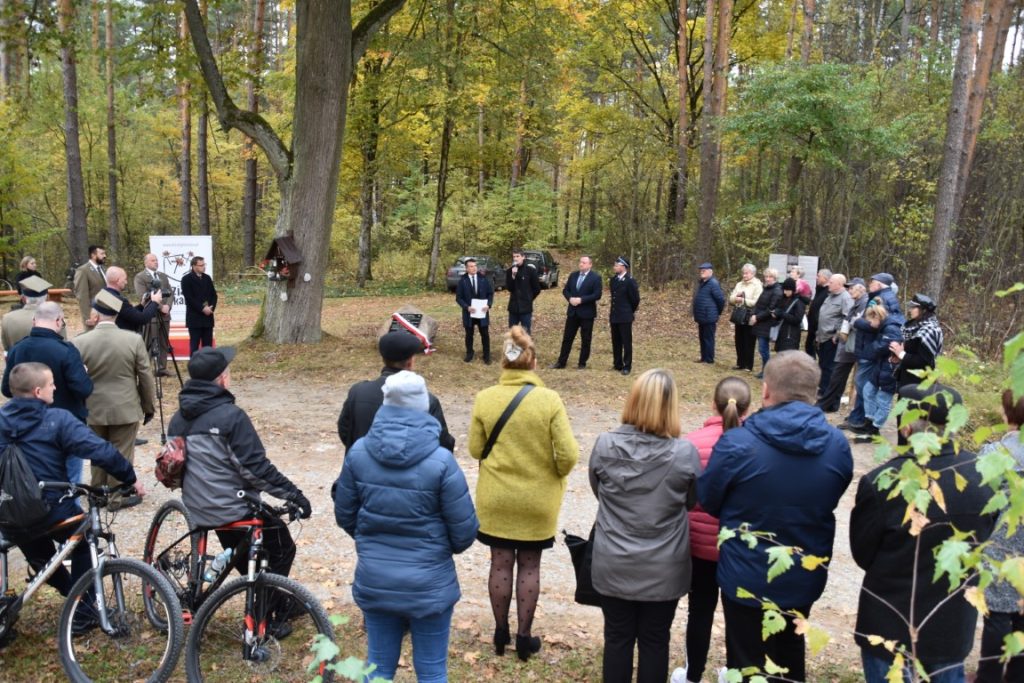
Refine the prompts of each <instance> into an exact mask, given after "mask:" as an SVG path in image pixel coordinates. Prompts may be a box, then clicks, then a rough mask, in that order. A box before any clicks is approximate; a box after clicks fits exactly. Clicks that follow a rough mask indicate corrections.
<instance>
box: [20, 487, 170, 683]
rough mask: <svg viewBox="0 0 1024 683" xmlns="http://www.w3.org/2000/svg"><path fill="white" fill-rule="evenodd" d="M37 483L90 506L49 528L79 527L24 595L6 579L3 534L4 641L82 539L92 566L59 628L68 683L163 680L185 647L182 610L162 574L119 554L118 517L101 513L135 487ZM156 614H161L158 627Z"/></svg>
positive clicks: (76, 587) (69, 598)
mask: <svg viewBox="0 0 1024 683" xmlns="http://www.w3.org/2000/svg"><path fill="white" fill-rule="evenodd" d="M39 486H40V488H42V489H50V490H60V491H64V492H65V493H64V497H63V498H62V500H63V499H65V498H71V497H77V496H85V498H86V500H87V501H88V505H87V508H88V509H87V511H86V512H83V513H81V514H78V515H75V516H74V517H71V518H69V519H66V520H64V521H63V522H60V523H59V524H56V525H54V526H53V527H51V528H50V529H48V530H47V533H52V532H53V531H55V530H57V529H60V528H62V527H65V528H74V531H72V533H71V535H70V536H69V537H68V540H67V541H65V542H64V543H62V544H60V547H59V548H58V549H57V551H56V553H55V554H54V555H53V557H51V558H50V560H49V561H48V562H47V563H46V565H45V566H44V567H43V568H42V569H41V570H39V572H38V573H36V575H35V576H31V577H30V579H29V583H28V587H26V588H25V590H24V591H23V592H22V593H21V594H20V595H19V594H17V593H16V592H15V591H14V590H13V589H12V588H11V584H10V581H9V579H8V563H7V554H8V552H9V551H10V549H11V548H13V547H14V546H15V541H14V540H13V539H11V538H10V537H4V536H0V641H3V640H10V639H13V637H14V635H15V632H14V624H15V623H16V622H17V620H18V615H19V613H20V612H21V610H22V608H23V607H24V606H25V603H27V602H28V601H29V600H30V599H31V598H32V596H33V595H35V593H36V591H38V590H39V588H40V587H41V586H42V585H43V583H44V582H45V581H46V580H47V579H48V578H50V577H51V576H52V575H53V574H54V573H55V572H56V571H57V569H58V568H59V567H60V566H61V565H62V563H63V562H64V560H65V559H67V558H68V557H70V556H71V553H72V551H73V550H74V549H75V548H76V547H77V546H78V545H79V544H80V543H83V542H84V543H87V544H88V545H89V555H90V558H91V560H92V568H91V569H90V570H89V571H88V572H86V574H85V575H83V576H82V577H81V578H80V579H79V580H78V581H77V582H75V584H74V586H72V588H71V592H70V593H68V595H67V597H66V598H65V600H64V607H63V609H62V610H61V614H60V624H59V626H58V629H57V643H58V648H59V650H60V662H61V665H62V666H63V667H64V671H65V672H66V673H67V675H68V678H69V679H71V680H72V681H75V682H76V683H78V682H85V681H93V680H106V681H143V680H144V681H150V682H152V683H159V682H161V681H166V680H167V679H168V678H169V677H170V675H171V672H172V671H174V667H175V666H177V664H178V657H179V656H180V655H181V649H182V647H183V646H184V644H185V635H184V624H183V621H182V618H181V605H180V603H179V602H178V598H177V597H176V596H175V594H174V589H173V588H172V587H171V585H170V583H169V582H168V581H167V579H165V578H164V577H163V576H162V575H161V574H160V573H159V572H157V571H155V570H154V569H153V568H152V567H150V566H148V565H146V564H144V563H142V562H140V561H138V560H132V559H127V558H122V557H119V556H118V552H117V545H116V544H115V542H114V534H113V533H112V532H111V531H110V525H111V522H112V521H113V515H110V516H107V517H106V518H103V517H101V516H100V509H102V508H104V507H106V506H107V504H108V502H109V499H110V497H111V496H112V495H114V494H118V495H119V494H123V493H125V492H127V491H130V490H131V487H130V486H129V487H123V486H121V487H106V486H101V487H92V486H85V485H83V484H72V483H68V482H41V483H40V484H39ZM132 492H133V493H134V491H132ZM143 596H145V600H144V599H143ZM154 615H156V616H158V617H159V620H157V621H156V622H154V619H153V618H152V616H154Z"/></svg>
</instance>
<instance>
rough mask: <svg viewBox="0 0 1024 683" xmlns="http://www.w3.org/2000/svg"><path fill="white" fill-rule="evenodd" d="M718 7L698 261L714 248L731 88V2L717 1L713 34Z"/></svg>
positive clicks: (707, 42)
mask: <svg viewBox="0 0 1024 683" xmlns="http://www.w3.org/2000/svg"><path fill="white" fill-rule="evenodd" d="M715 4H716V3H715V0H708V4H707V7H708V10H707V11H708V15H707V18H706V19H705V21H706V25H705V36H704V105H705V107H704V114H703V116H704V133H703V138H702V140H701V164H700V176H701V177H700V188H701V191H700V194H701V205H700V220H699V224H698V229H697V244H696V245H695V247H696V248H695V252H696V253H695V255H696V257H697V260H699V261H704V260H708V259H710V258H711V256H712V252H713V248H714V244H713V242H714V222H715V212H716V210H717V206H718V184H719V178H720V177H721V172H722V164H721V143H720V141H719V134H720V131H719V125H720V121H721V117H722V115H723V114H724V113H725V99H726V91H727V88H728V66H729V39H730V37H731V33H732V0H718V3H717V5H718V8H717V10H718V11H717V15H718V19H717V21H716V22H714V24H715V27H714V32H713V31H712V28H711V24H712V21H711V20H712V18H713V17H714V15H715ZM716 34H717V35H716ZM712 43H713V44H712ZM712 59H713V68H712V69H711V70H710V72H709V68H708V63H709V61H711V60H712ZM709 86H710V87H709ZM709 93H710V95H709Z"/></svg>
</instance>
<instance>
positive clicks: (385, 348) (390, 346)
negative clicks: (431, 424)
mask: <svg viewBox="0 0 1024 683" xmlns="http://www.w3.org/2000/svg"><path fill="white" fill-rule="evenodd" d="M377 349H378V350H379V351H380V356H381V358H383V359H384V368H383V369H382V370H381V371H380V376H379V377H377V378H376V379H370V380H365V381H363V382H357V383H355V384H353V385H352V387H351V388H350V389H349V390H348V396H346V397H345V404H344V405H343V406H342V408H341V415H339V416H338V438H340V439H341V443H342V444H344V445H345V451H346V452H348V449H350V448H352V444H354V443H355V442H356V441H358V440H359V439H361V438H362V437H364V436H366V433H367V432H369V431H370V425H372V424H373V418H374V417H375V416H376V415H377V411H378V410H379V409H380V407H381V406H382V405H383V404H384V393H383V391H382V388H383V386H384V381H385V380H386V379H387V378H388V377H390V376H391V375H393V374H395V373H397V372H401V371H402V370H412V369H413V362H414V361H413V359H414V358H415V357H416V356H417V355H418V354H420V353H422V352H423V344H422V343H421V342H420V340H419V339H417V338H416V337H414V336H413V335H411V334H409V333H408V332H404V331H401V330H399V331H397V332H388V333H387V334H385V335H384V336H383V337H381V338H380V341H378V343H377ZM427 412H429V413H430V415H431V416H432V417H433V418H434V419H435V420H437V421H438V422H440V423H441V437H440V439H439V442H440V444H441V446H442V447H443V448H447V449H448V450H450V451H452V452H454V451H455V437H453V436H452V435H451V434H449V433H448V423H446V422H445V420H444V411H443V410H442V409H441V402H440V401H438V400H437V396H434V395H433V394H430V407H429V410H428V411H427Z"/></svg>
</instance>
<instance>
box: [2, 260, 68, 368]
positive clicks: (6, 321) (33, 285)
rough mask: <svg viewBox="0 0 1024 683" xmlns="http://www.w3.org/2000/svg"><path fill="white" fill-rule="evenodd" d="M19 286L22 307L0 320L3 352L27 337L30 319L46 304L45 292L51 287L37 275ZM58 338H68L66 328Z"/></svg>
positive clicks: (61, 330)
mask: <svg viewBox="0 0 1024 683" xmlns="http://www.w3.org/2000/svg"><path fill="white" fill-rule="evenodd" d="M19 284H20V285H21V302H22V303H23V304H24V306H23V307H22V308H19V309H18V310H16V311H11V312H10V313H7V314H6V315H4V317H3V319H2V320H0V338H2V340H3V346H4V351H10V350H11V347H13V346H14V345H15V344H17V343H18V342H19V341H21V340H22V339H24V338H25V337H27V336H28V335H29V333H30V332H31V331H32V318H34V317H35V315H36V310H37V309H38V308H39V305H40V304H45V303H46V298H47V292H49V290H50V287H52V286H53V285H51V284H50V283H49V282H47V281H46V280H44V279H43V278H41V277H39V276H38V275H33V276H32V277H27V278H25V279H24V280H22V281H21V282H20V283H19ZM60 336H61V337H63V338H64V339H67V338H68V331H67V328H66V327H61V329H60Z"/></svg>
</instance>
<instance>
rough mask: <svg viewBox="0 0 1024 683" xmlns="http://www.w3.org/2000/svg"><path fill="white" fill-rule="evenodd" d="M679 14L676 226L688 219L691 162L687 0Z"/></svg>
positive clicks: (681, 6) (680, 7)
mask: <svg viewBox="0 0 1024 683" xmlns="http://www.w3.org/2000/svg"><path fill="white" fill-rule="evenodd" d="M676 12H677V15H678V17H679V21H678V22H677V23H678V33H677V34H676V63H677V64H678V65H679V118H678V121H677V124H676V168H675V172H674V174H673V176H674V182H673V187H674V188H675V192H676V194H675V197H674V198H673V199H674V200H675V206H674V207H673V209H672V211H673V217H674V218H675V223H676V225H682V224H683V222H684V221H685V220H686V181H687V176H688V170H689V165H690V102H689V98H690V41H689V37H690V28H689V24H688V19H687V18H688V16H689V14H688V8H687V2H686V0H679V1H678V4H677V6H676Z"/></svg>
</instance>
